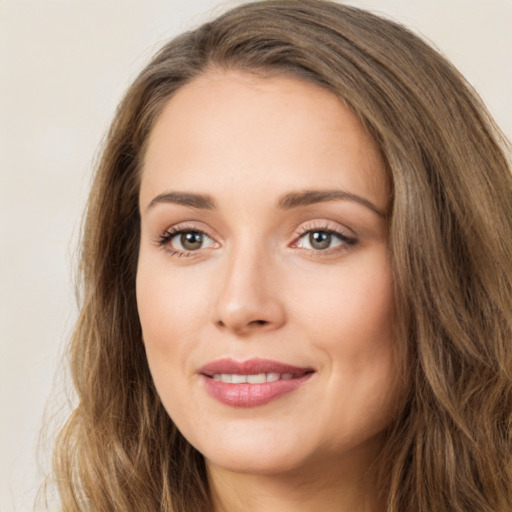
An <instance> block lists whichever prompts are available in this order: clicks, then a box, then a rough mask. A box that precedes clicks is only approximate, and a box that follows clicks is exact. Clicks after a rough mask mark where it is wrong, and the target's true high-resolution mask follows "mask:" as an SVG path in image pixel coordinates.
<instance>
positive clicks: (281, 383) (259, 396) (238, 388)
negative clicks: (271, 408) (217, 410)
mask: <svg viewBox="0 0 512 512" xmlns="http://www.w3.org/2000/svg"><path fill="white" fill-rule="evenodd" d="M312 375H313V373H306V374H304V375H301V376H300V377H296V378H292V379H280V380H276V381H274V382H264V383H262V384H248V383H244V384H230V383H229V382H221V381H218V380H213V379H212V378H210V377H207V376H206V375H203V376H202V377H203V380H204V382H205V386H206V390H207V391H208V393H209V394H210V395H211V396H212V397H213V398H215V399H216V400H218V401H219V402H222V403H223V404H226V405H231V406H232V407H257V406H258V405H265V404H268V403H269V402H271V401H272V400H275V399H276V398H279V397H280V396H282V395H285V394H286V393H291V392H292V391H295V390H296V389H298V388H299V387H300V386H302V384H304V383H305V382H306V381H307V380H308V379H309V378H310V377H311V376H312Z"/></svg>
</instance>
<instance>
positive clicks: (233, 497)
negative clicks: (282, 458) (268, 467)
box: [207, 459, 385, 512]
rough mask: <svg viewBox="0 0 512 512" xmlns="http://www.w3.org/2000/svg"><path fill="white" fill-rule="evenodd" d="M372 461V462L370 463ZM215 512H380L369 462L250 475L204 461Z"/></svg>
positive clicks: (380, 500)
mask: <svg viewBox="0 0 512 512" xmlns="http://www.w3.org/2000/svg"><path fill="white" fill-rule="evenodd" d="M372 460H373V459H372ZM207 470H208V479H209V485H210V489H211V491H212V498H213V503H214V512H262V511H265V512H296V511H297V510H300V511H301V512H318V511H320V510H321V511H322V512H384V510H385V506H384V503H385V500H384V499H383V498H382V494H381V493H379V492H378V487H377V484H376V475H375V468H372V465H371V461H359V464H357V465H356V466H354V464H350V465H348V464H346V465H343V464H339V461H336V462H332V463H328V462H326V461H322V463H321V464H318V463H316V464H315V463H309V464H307V465H306V466H305V469H302V470H301V469H294V470H289V471H285V472H280V473H272V474H249V473H240V472H234V471H230V470H229V469H225V468H220V467H218V466H215V465H213V464H212V463H210V462H208V461H207Z"/></svg>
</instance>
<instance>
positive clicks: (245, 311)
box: [214, 247, 286, 336]
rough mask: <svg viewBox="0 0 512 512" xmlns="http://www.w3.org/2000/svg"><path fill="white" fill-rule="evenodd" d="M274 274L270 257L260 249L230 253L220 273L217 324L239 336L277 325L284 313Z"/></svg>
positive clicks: (283, 319)
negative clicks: (259, 250) (257, 250)
mask: <svg viewBox="0 0 512 512" xmlns="http://www.w3.org/2000/svg"><path fill="white" fill-rule="evenodd" d="M252 249H254V247H252ZM277 277H278V276H277V269H276V268H275V265H273V264H272V261H271V258H270V257H265V255H262V254H261V252H254V250H252V251H251V249H248V250H247V251H245V252H244V253H242V251H238V252H237V253H233V254H232V255H231V257H230V259H229V261H226V270H225V271H224V272H222V273H221V275H220V276H219V279H220V281H221V285H220V287H219V293H218V296H217V301H216V304H215V311H214V323H215V324H216V326H217V327H218V328H219V329H223V330H226V331H230V332H232V333H234V334H236V335H238V336H244V335H249V334H251V333H256V332H258V333H261V332H266V331H272V330H275V329H278V328H280V327H281V326H282V325H283V324H284V323H285V320H286V314H285V308H284V304H283V302H282V300H281V293H280V286H279V282H278V281H279V280H278V278H277Z"/></svg>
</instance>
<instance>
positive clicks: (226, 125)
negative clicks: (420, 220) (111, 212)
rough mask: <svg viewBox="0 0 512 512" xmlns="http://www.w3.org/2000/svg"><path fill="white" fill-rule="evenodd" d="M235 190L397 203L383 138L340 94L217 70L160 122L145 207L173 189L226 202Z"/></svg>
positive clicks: (186, 91)
mask: <svg viewBox="0 0 512 512" xmlns="http://www.w3.org/2000/svg"><path fill="white" fill-rule="evenodd" d="M230 186H231V187H234V188H235V189H237V190H236V191H237V193H242V192H244V191H247V192H248V193H251V194H253V193H254V191H256V190H260V191H262V193H264V194H265V197H267V195H268V194H269V193H271V192H275V193H276V194H277V193H279V192H286V191H288V190H289V189H290V187H295V188H307V189H312V188H313V189H314V188H325V187H326V186H331V187H332V186H335V187H336V186H338V187H341V188H349V189H350V190H349V191H350V192H352V193H358V194H362V195H366V196H370V197H371V199H372V200H373V201H375V202H376V203H377V204H378V206H379V207H380V208H382V209H386V206H387V202H388V198H389V185H388V180H387V177H386V173H385V166H384V163H383V160H382V157H381V155H380V152H379V150H378V148H377V146H376V144H375V142H374V141H373V139H372V138H371V136H370V135H369V133H368V132H367V131H366V130H365V128H364V126H363V125H362V123H361V122H360V121H359V119H358V118H357V116H356V115H355V114H354V113H352V112H351V110H350V109H349V108H348V107H347V106H346V105H344V104H343V103H342V101H341V100H340V99H339V98H338V97H336V96H335V95H334V94H333V93H332V92H329V91H328V90H326V89H324V88H322V87H320V86H318V85H315V84H312V83H310V82H307V81H304V80H300V79H298V78H294V77H290V76H283V75H279V76H273V77H269V78H267V77H260V76H256V75H252V74H248V73H243V72H236V71H229V72H220V71H217V72H210V73H207V74H205V75H204V76H201V77H199V78H197V79H195V80H194V81H193V82H191V83H189V84H187V85H185V86H184V87H182V88H181V89H179V90H178V91H177V93H176V94H175V95H174V96H173V97H172V98H171V99H170V100H169V101H168V102H167V104H166V105H165V107H164V109H163V111H162V113H161V114H160V116H159V118H158V120H157V122H156V123H155V126H154V128H153V130H152V132H151V134H150V137H149V141H148V146H147V151H146V154H145V159H144V165H143V173H142V187H141V205H143V204H144V203H145V202H146V203H147V202H149V201H150V200H151V197H150V196H151V194H156V193H161V192H162V191H163V190H164V189H167V188H173V189H178V190H179V189H184V190H189V189H194V190H196V191H204V192H207V193H213V194H216V193H218V194H220V196H222V195H223V193H224V192H226V191H227V189H229V187H230ZM203 189H204V190H203ZM206 189H208V190H206Z"/></svg>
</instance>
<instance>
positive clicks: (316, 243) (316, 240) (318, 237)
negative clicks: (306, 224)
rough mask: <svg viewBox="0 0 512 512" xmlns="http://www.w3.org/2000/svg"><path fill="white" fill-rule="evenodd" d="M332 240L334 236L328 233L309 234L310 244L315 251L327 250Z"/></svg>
mask: <svg viewBox="0 0 512 512" xmlns="http://www.w3.org/2000/svg"><path fill="white" fill-rule="evenodd" d="M331 239H332V235H331V234H330V233H327V232H326V231H313V232H311V233H310V234H309V243H310V244H311V247H313V248H314V249H327V248H328V247H329V246H330V245H331Z"/></svg>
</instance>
